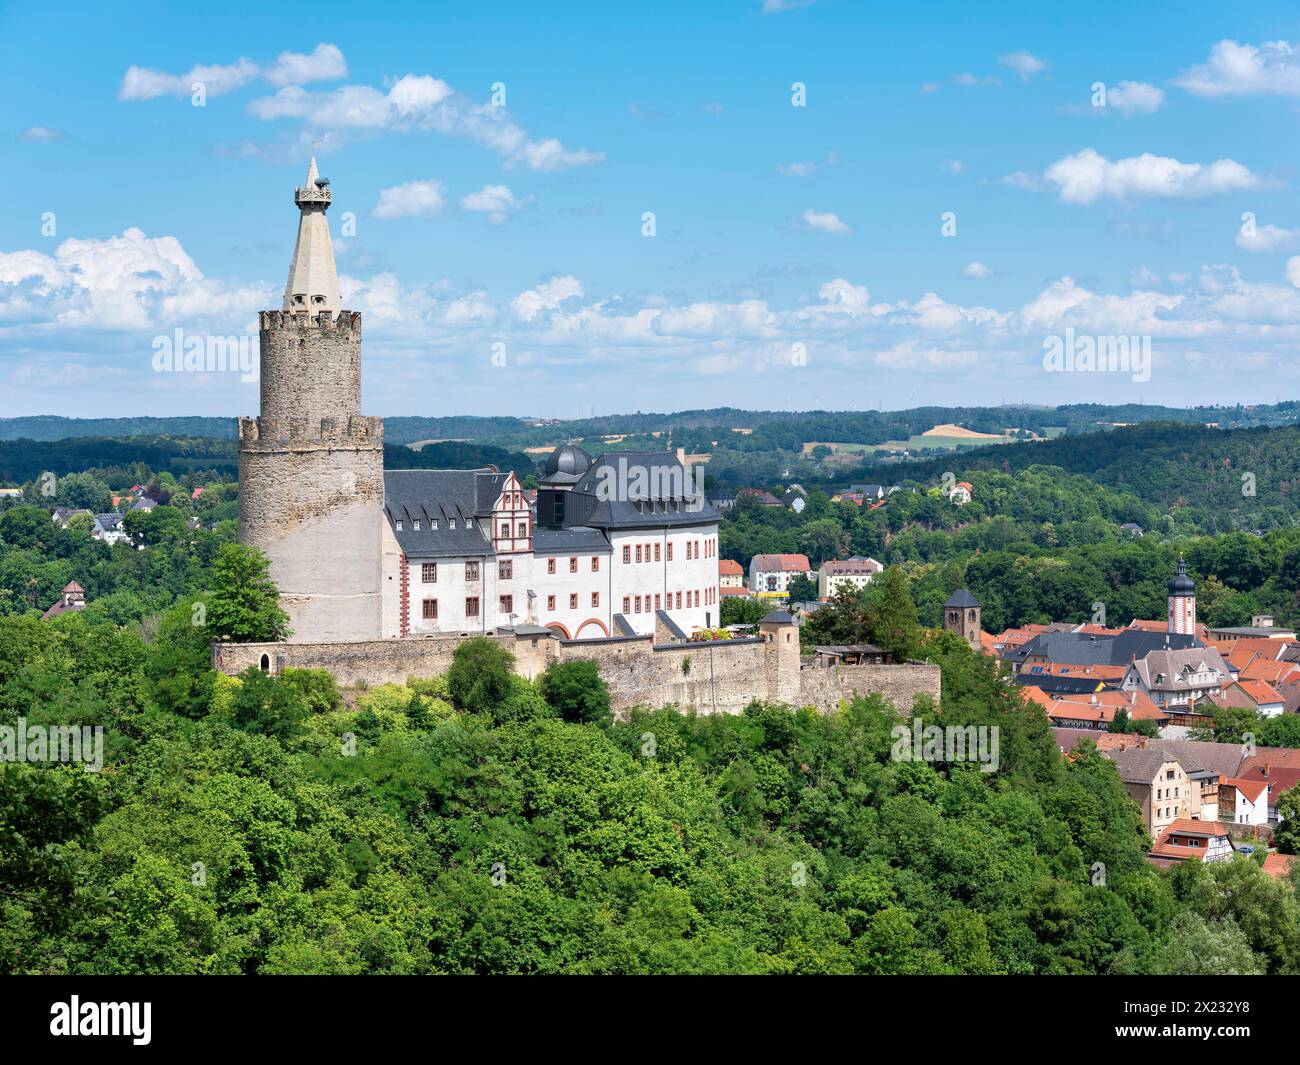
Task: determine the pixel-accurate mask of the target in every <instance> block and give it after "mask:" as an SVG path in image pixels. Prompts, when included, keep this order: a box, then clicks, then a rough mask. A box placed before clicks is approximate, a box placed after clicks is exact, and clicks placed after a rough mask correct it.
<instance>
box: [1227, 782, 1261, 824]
mask: <svg viewBox="0 0 1300 1065" xmlns="http://www.w3.org/2000/svg"><path fill="white" fill-rule="evenodd" d="M1233 794H1234V795H1236V803H1235V804H1234V806H1233V809H1232V811H1231V818H1230V819H1231V821H1232V823H1233V824H1237V825H1266V824H1268V789H1267V788H1265V789H1264V790H1263V791H1261V792H1260V793H1259V799H1258V800H1256V801H1253V802H1252V801H1251V799H1250V797H1249V796H1247V795H1245V794H1244V793H1243V792H1242V791H1241V789H1240V788H1234V789H1233Z"/></svg>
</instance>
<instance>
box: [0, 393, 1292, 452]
mask: <svg viewBox="0 0 1300 1065" xmlns="http://www.w3.org/2000/svg"><path fill="white" fill-rule="evenodd" d="M1145 422H1184V423H1189V424H1199V425H1205V424H1213V425H1215V426H1217V427H1219V428H1224V429H1229V428H1249V427H1254V426H1277V425H1294V424H1300V402H1296V401H1287V402H1284V403H1277V404H1259V405H1255V406H1240V405H1239V406H1233V407H1216V406H1203V407H1193V408H1184V407H1163V406H1159V405H1145V404H1136V403H1128V404H1121V405H1115V406H1107V405H1103V404H1093V403H1085V404H1071V405H1067V406H1060V407H1038V406H1001V407H916V408H913V409H911V410H905V411H873V410H865V411H747V410H740V409H737V408H733V407H718V408H714V409H710V410H690V411H676V412H672V413H646V412H641V411H637V412H635V413H628V414H609V415H601V416H600V417H592V418H578V419H572V420H566V421H558V420H555V419H538V418H513V417H471V416H466V415H456V416H451V417H446V418H418V417H406V416H403V417H391V418H385V438H386V440H387V441H388V442H389V443H390V444H410V443H414V442H416V441H420V440H442V441H446V440H462V441H485V442H490V443H493V444H495V445H498V446H501V447H539V446H543V445H545V444H548V443H551V442H556V441H559V440H564V439H577V440H601V439H603V438H605V437H609V436H615V435H621V436H628V437H640V436H651V435H655V434H658V435H664V436H666V434H667V433H669V432H671V433H672V434H673V438H674V443H675V444H677V445H678V446H686V447H688V448H692V447H694V446H696V445H698V444H699V443H700V442H706V443H707V441H706V438H708V437H716V436H717V434H718V432H719V431H726V430H732V429H735V430H745V431H746V432H745V434H744V437H743V440H742V439H741V434H740V433H739V432H738V433H736V434H733V435H735V436H736V438H737V439H735V440H731V441H729V443H731V444H733V445H735V444H742V443H743V446H742V447H741V449H742V450H774V449H779V450H788V451H799V450H800V449H801V448H802V446H803V444H804V443H806V442H808V441H815V440H829V441H836V442H845V443H859V444H882V443H885V442H886V441H891V440H907V439H909V438H910V437H913V436H918V435H920V434H922V433H925V432H926V431H927V430H929V429H931V428H932V427H934V426H936V425H943V424H952V425H959V426H962V427H963V428H965V429H968V430H970V431H972V432H976V433H989V434H993V435H1003V434H1005V433H1006V432H1007V431H1008V430H1022V431H1025V432H1030V433H1033V434H1035V435H1038V436H1045V435H1049V433H1048V430H1056V431H1064V432H1065V433H1080V432H1096V431H1099V430H1104V429H1108V428H1113V427H1115V426H1119V425H1133V424H1141V423H1145ZM141 436H170V437H177V438H184V437H206V438H209V439H219V440H233V439H235V419H234V418H233V417H230V418H213V417H199V416H177V417H134V418H62V417H58V416H56V415H34V416H30V417H20V418H0V440H20V439H26V440H68V439H76V438H82V437H116V438H122V437H141ZM679 438H680V439H679Z"/></svg>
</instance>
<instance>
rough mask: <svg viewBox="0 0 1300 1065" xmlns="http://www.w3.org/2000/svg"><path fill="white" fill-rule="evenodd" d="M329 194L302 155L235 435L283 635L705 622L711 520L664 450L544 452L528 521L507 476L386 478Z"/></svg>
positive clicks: (711, 570)
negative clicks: (281, 261) (278, 299)
mask: <svg viewBox="0 0 1300 1065" xmlns="http://www.w3.org/2000/svg"><path fill="white" fill-rule="evenodd" d="M330 200H331V193H330V187H329V183H328V182H327V181H325V180H323V179H321V178H320V177H319V176H318V174H317V170H316V160H315V159H313V160H312V161H311V166H310V169H309V171H308V175H307V183H306V185H305V186H304V187H303V188H300V189H298V190H297V191H296V193H295V203H296V204H297V206H298V208H299V211H300V213H301V217H300V220H299V227H298V240H297V244H296V246H295V249H294V257H293V262H292V264H291V266H290V269H289V281H288V284H287V285H286V286H285V294H284V305H283V307H282V309H281V310H280V311H265V312H263V313H262V316H261V319H262V320H261V413H260V416H259V417H258V418H256V419H253V418H242V419H240V424H239V467H240V469H239V474H240V476H239V481H240V485H239V530H240V541H241V542H243V543H249V544H252V545H254V546H256V547H259V548H260V549H261V550H262V551H264V552H265V553H266V555H267V557H268V558H269V559H270V564H271V565H270V571H271V576H272V578H273V579H274V580H275V581H276V582H277V584H278V585H279V588H280V593H281V601H282V604H283V606H284V608H285V609H286V610H287V611H288V613H289V616H290V624H291V626H292V629H293V632H292V635H291V637H290V639H291V641H292V642H294V643H319V642H328V641H364V640H376V639H382V638H404V637H406V638H409V637H420V636H424V635H430V634H435V633H492V632H496V631H497V630H498V629H502V628H518V627H520V626H527V625H531V626H545V627H548V628H550V629H552V630H554V632H555V633H556V634H557V635H558V636H560V637H562V638H565V639H596V638H604V637H617V636H633V635H642V636H644V635H651V634H653V633H654V632H655V630H656V623H658V624H659V625H662V626H663V628H664V629H665V630H666V631H667V633H668V634H670V635H672V636H682V635H689V634H690V633H691V632H692V631H694V630H696V629H699V628H701V627H708V626H712V625H716V624H717V620H718V514H717V512H716V511H715V510H714V509H713V507H711V506H710V505H709V504H708V503H707V501H706V500H705V498H704V494H703V490H702V487H701V486H699V485H696V484H694V483H693V479H692V478H691V476H690V475H689V471H688V470H687V469H686V468H685V467H684V466H683V464H682V462H681V461H680V460H679V459H678V458H677V457H676V456H674V455H673V454H671V453H669V452H635V453H634V452H612V453H608V454H605V455H602V456H601V457H600V458H598V459H595V460H593V459H592V458H591V456H589V455H588V454H587V453H586V452H585V451H583V450H582V449H581V448H579V447H575V446H572V445H565V446H563V447H560V448H557V449H556V450H555V452H554V453H552V454H551V456H550V457H549V459H548V462H547V465H546V470H545V475H544V476H543V478H542V479H541V481H540V489H539V492H538V499H537V513H536V514H534V513H533V511H532V509H531V508H530V506H529V505H528V502H527V501H526V499H525V495H524V490H523V487H522V486H521V485H520V483H519V480H518V478H517V477H516V476H515V475H514V474H513V473H500V472H498V471H497V470H495V469H491V468H488V469H482V470H387V471H385V470H383V466H382V464H383V420H382V419H380V418H373V417H372V418H367V417H363V416H362V415H361V413H360V398H361V315H360V314H359V313H357V312H354V311H346V310H342V309H341V306H342V302H341V299H340V297H339V287H338V277H337V274H336V271H335V266H334V253H333V248H332V245H331V243H330V234H329V225H328V223H327V221H326V218H325V212H326V210H327V209H328V208H329V205H330Z"/></svg>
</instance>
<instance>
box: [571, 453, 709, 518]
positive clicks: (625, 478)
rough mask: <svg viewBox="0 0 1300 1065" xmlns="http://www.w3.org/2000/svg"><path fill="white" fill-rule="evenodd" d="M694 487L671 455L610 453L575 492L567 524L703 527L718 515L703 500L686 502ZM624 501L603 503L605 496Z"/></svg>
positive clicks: (599, 460)
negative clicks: (571, 521)
mask: <svg viewBox="0 0 1300 1065" xmlns="http://www.w3.org/2000/svg"><path fill="white" fill-rule="evenodd" d="M693 487H694V486H693V485H692V484H691V483H690V482H689V480H688V478H687V474H686V468H685V467H684V466H683V465H682V464H681V462H680V461H679V460H678V458H677V456H676V455H674V454H673V453H672V452H670V451H611V452H607V453H605V454H604V455H601V456H600V458H598V459H597V460H596V461H595V462H593V463H592V465H591V468H590V469H589V470H587V472H586V473H584V474H583V476H582V479H581V480H580V481H578V483H577V484H575V485H574V486H573V488H572V489H571V490H570V493H569V499H568V501H567V502H566V506H565V516H566V519H568V518H569V517H570V515H571V516H572V519H573V521H574V524H581V525H589V526H594V527H595V528H598V529H662V528H670V527H675V526H690V525H707V524H712V523H714V522H716V521H717V520H718V512H717V510H716V509H715V508H714V507H713V505H712V504H711V503H709V502H708V500H707V499H704V498H702V497H700V496H694V497H689V496H687V495H686V493H688V492H690V491H691V490H692V488H693ZM611 494H613V495H615V496H616V497H617V496H620V495H621V496H623V497H624V498H613V499H609V498H606V497H607V496H609V495H611Z"/></svg>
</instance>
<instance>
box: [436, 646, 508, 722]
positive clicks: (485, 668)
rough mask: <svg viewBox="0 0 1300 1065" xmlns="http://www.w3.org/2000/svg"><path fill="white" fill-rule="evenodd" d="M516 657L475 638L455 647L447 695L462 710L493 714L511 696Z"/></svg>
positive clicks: (502, 648)
mask: <svg viewBox="0 0 1300 1065" xmlns="http://www.w3.org/2000/svg"><path fill="white" fill-rule="evenodd" d="M514 666H515V656H514V655H512V654H511V653H510V652H509V651H507V650H506V649H505V648H504V647H502V646H501V644H499V643H498V642H497V641H496V640H490V639H488V638H487V637H486V636H474V637H472V638H471V639H468V640H464V641H463V642H461V643H460V644H458V645H457V646H456V650H455V651H454V652H453V653H452V661H451V668H450V669H449V670H448V671H447V694H448V695H450V696H451V701H452V702H453V703H454V704H455V705H456V706H457V707H458V708H459V709H461V710H468V711H469V712H470V713H475V714H492V713H493V712H494V711H496V710H497V709H498V708H499V707H500V706H501V705H502V704H503V703H504V702H505V701H506V698H507V697H508V696H509V695H510V693H511V688H510V678H511V676H512V675H513V673H514Z"/></svg>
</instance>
